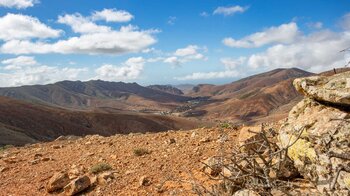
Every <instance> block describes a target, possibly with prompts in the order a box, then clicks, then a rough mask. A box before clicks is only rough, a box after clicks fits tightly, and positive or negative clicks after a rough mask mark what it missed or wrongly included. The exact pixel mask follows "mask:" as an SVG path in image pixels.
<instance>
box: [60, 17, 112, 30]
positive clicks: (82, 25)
mask: <svg viewBox="0 0 350 196" xmlns="http://www.w3.org/2000/svg"><path fill="white" fill-rule="evenodd" d="M58 22H59V23H61V24H66V25H69V26H71V27H72V30H73V31H74V32H75V33H108V32H111V31H112V28H111V27H107V26H103V25H97V24H95V23H94V22H91V21H90V19H88V18H86V17H83V16H82V15H81V14H79V13H76V14H66V15H64V16H59V17H58Z"/></svg>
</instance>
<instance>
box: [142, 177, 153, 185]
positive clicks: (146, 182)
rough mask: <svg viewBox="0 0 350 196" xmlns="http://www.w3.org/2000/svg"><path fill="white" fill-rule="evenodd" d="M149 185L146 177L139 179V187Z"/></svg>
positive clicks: (149, 182)
mask: <svg viewBox="0 0 350 196" xmlns="http://www.w3.org/2000/svg"><path fill="white" fill-rule="evenodd" d="M149 185H151V181H150V180H149V179H148V177H147V176H142V177H141V178H140V186H149Z"/></svg>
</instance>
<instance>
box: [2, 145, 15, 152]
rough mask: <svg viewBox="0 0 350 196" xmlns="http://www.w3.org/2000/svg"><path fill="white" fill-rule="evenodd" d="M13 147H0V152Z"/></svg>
mask: <svg viewBox="0 0 350 196" xmlns="http://www.w3.org/2000/svg"><path fill="white" fill-rule="evenodd" d="M13 147H14V146H13V145H6V146H2V147H0V152H1V151H4V150H6V149H9V148H13Z"/></svg>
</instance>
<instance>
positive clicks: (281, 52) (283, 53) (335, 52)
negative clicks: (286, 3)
mask: <svg viewBox="0 0 350 196" xmlns="http://www.w3.org/2000/svg"><path fill="white" fill-rule="evenodd" d="M347 16H348V14H347V15H345V16H344V17H343V18H342V20H341V21H342V22H344V21H346V17H347ZM291 24H293V23H289V24H287V25H288V26H294V25H295V27H293V28H292V29H294V30H293V32H294V33H291V34H290V36H287V37H286V38H285V39H282V38H281V37H280V38H279V39H273V41H271V38H270V39H267V40H269V41H266V40H265V39H264V40H265V41H261V40H260V41H259V42H257V41H256V40H255V39H252V37H255V36H247V37H248V38H249V39H245V41H247V40H250V42H249V44H250V45H249V46H251V45H254V46H258V45H262V44H266V43H274V44H273V45H271V46H269V47H268V48H267V49H265V50H264V51H262V52H258V53H253V54H251V55H249V56H246V57H242V59H241V60H242V61H240V62H238V64H240V63H241V65H242V66H244V67H250V68H253V69H260V70H264V69H275V68H280V67H284V68H292V67H298V68H301V69H304V70H307V71H311V72H316V73H317V72H321V71H325V70H330V69H333V68H336V67H342V66H344V65H346V64H347V63H348V62H349V61H350V54H349V53H346V52H345V53H344V52H339V51H341V50H343V49H346V48H349V46H350V29H347V28H346V26H344V30H343V31H337V32H336V31H331V30H325V29H319V30H315V31H313V32H311V33H309V34H302V33H301V32H299V33H297V32H298V31H297V29H298V28H297V26H296V24H295V23H294V24H293V25H291ZM281 26H283V25H281ZM281 26H279V27H281ZM271 29H274V30H277V29H279V28H276V27H273V28H269V29H268V30H267V31H265V33H266V34H264V36H261V37H265V36H268V35H269V33H267V32H270V33H271V31H269V30H271ZM258 34H260V35H263V34H261V32H259V33H256V34H253V35H258ZM275 34H276V32H273V33H272V35H275ZM281 34H282V32H281ZM258 37H259V36H258ZM261 37H260V38H261ZM272 37H273V36H272ZM288 37H290V39H289V38H288ZM295 37H297V38H295ZM293 39H294V41H291V40H293ZM252 40H254V41H252ZM222 62H223V63H224V64H225V63H226V64H229V61H228V62H224V61H222ZM238 64H236V63H233V67H235V66H237V65H238Z"/></svg>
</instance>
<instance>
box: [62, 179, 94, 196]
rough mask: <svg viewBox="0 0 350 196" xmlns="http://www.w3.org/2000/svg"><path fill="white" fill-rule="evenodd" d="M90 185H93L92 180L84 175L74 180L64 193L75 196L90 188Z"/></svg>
mask: <svg viewBox="0 0 350 196" xmlns="http://www.w3.org/2000/svg"><path fill="white" fill-rule="evenodd" d="M90 185H91V181H90V178H89V177H88V176H86V175H84V176H81V177H79V178H77V179H75V180H73V181H72V182H70V183H69V184H68V185H67V186H65V187H64V192H65V194H66V195H75V194H77V193H80V192H82V191H84V190H85V189H87V188H89V186H90Z"/></svg>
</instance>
